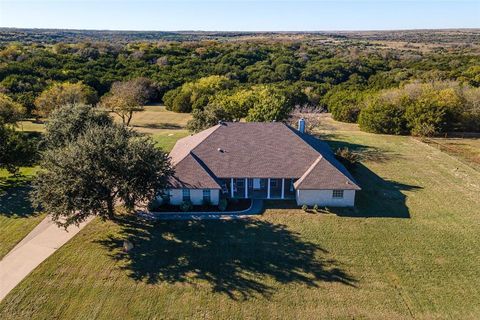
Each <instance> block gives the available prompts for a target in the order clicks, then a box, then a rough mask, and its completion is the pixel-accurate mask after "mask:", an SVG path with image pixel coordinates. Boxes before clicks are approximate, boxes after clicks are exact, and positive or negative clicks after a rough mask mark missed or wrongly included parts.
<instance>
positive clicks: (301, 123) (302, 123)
mask: <svg viewBox="0 0 480 320" xmlns="http://www.w3.org/2000/svg"><path fill="white" fill-rule="evenodd" d="M298 131H300V132H301V133H305V119H303V118H301V119H300V120H298Z"/></svg>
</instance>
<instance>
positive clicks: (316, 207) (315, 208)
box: [313, 204, 318, 212]
mask: <svg viewBox="0 0 480 320" xmlns="http://www.w3.org/2000/svg"><path fill="white" fill-rule="evenodd" d="M313 211H314V212H318V204H316V205H314V206H313Z"/></svg>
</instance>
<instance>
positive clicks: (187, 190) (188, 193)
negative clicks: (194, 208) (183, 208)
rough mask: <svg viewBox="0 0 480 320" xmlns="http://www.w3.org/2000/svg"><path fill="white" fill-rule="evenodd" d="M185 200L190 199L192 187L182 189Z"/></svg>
mask: <svg viewBox="0 0 480 320" xmlns="http://www.w3.org/2000/svg"><path fill="white" fill-rule="evenodd" d="M182 198H183V201H190V189H182Z"/></svg>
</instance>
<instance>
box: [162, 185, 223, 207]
mask: <svg viewBox="0 0 480 320" xmlns="http://www.w3.org/2000/svg"><path fill="white" fill-rule="evenodd" d="M167 192H168V194H169V195H170V203H171V204H173V205H180V204H181V203H182V202H183V194H182V189H170V190H167ZM219 196H220V190H218V189H210V201H211V203H212V204H213V205H217V204H218V199H219ZM190 201H192V203H193V204H195V205H201V204H202V203H203V189H190Z"/></svg>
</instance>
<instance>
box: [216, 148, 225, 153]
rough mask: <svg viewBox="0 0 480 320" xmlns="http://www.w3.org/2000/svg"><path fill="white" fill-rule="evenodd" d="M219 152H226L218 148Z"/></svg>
mask: <svg viewBox="0 0 480 320" xmlns="http://www.w3.org/2000/svg"><path fill="white" fill-rule="evenodd" d="M217 151H218V152H221V153H224V152H225V151H223V149H222V148H218V149H217Z"/></svg>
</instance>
